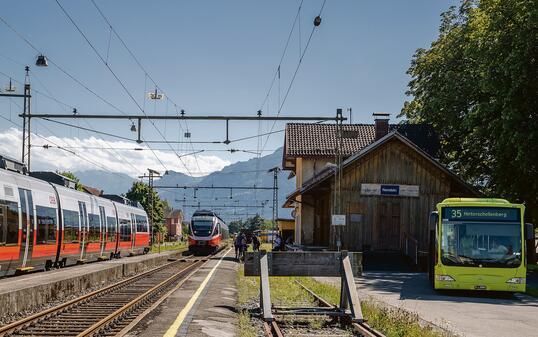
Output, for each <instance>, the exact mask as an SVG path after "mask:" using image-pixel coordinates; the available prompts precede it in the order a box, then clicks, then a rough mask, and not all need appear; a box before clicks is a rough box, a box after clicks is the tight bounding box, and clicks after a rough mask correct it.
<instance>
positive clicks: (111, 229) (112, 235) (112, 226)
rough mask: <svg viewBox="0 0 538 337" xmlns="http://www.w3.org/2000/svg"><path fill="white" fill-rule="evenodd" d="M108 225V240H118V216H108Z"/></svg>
mask: <svg viewBox="0 0 538 337" xmlns="http://www.w3.org/2000/svg"><path fill="white" fill-rule="evenodd" d="M106 226H107V241H108V242H116V218H115V217H113V216H108V217H107V218H106Z"/></svg>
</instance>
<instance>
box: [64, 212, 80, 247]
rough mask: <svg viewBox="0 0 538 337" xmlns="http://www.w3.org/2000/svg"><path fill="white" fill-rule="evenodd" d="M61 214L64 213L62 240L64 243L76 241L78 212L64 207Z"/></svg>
mask: <svg viewBox="0 0 538 337" xmlns="http://www.w3.org/2000/svg"><path fill="white" fill-rule="evenodd" d="M63 214H64V242H65V243H75V242H78V234H79V228H78V227H79V222H78V221H79V218H78V212H75V211H69V210H66V209H64V210H63Z"/></svg>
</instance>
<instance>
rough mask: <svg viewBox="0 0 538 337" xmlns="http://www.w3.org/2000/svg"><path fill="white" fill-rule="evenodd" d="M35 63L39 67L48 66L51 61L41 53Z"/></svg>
mask: <svg viewBox="0 0 538 337" xmlns="http://www.w3.org/2000/svg"><path fill="white" fill-rule="evenodd" d="M35 65H36V66H38V67H48V66H49V62H48V61H47V58H46V57H45V55H43V54H41V55H39V56H38V57H37V60H36V61H35Z"/></svg>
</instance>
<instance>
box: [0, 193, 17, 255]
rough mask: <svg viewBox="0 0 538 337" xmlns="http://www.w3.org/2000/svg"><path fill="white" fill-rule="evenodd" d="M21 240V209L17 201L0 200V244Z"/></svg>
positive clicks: (14, 242)
mask: <svg viewBox="0 0 538 337" xmlns="http://www.w3.org/2000/svg"><path fill="white" fill-rule="evenodd" d="M18 241H19V209H18V205H17V203H16V202H12V201H5V200H0V245H4V244H6V245H9V244H16V243H18Z"/></svg>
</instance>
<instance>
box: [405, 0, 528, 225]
mask: <svg viewBox="0 0 538 337" xmlns="http://www.w3.org/2000/svg"><path fill="white" fill-rule="evenodd" d="M408 74H409V75H411V77H412V79H411V81H410V83H409V90H408V92H407V94H408V95H410V96H412V100H410V101H408V102H406V103H405V104H404V107H403V109H402V112H401V116H405V117H407V118H408V119H409V120H410V121H411V122H427V123H430V124H431V125H432V126H433V127H434V128H435V129H436V131H437V133H438V134H439V137H440V141H441V147H442V153H441V160H442V161H443V162H444V163H445V164H447V165H449V166H450V167H451V168H452V169H454V170H455V171H456V172H458V173H459V174H460V175H462V176H463V177H464V178H466V179H467V180H468V181H470V182H471V183H473V184H474V185H476V186H478V187H480V188H481V189H482V190H483V191H484V192H485V193H486V194H487V195H490V196H496V197H506V198H508V199H510V200H512V201H518V202H524V203H525V204H526V205H527V209H528V211H529V212H528V213H527V214H528V215H529V216H530V217H531V218H532V220H533V221H534V222H535V223H536V222H538V111H537V110H538V1H537V0H467V1H465V0H464V1H462V2H461V4H460V6H459V7H458V8H455V7H453V8H451V9H450V10H449V11H447V12H446V13H443V14H442V20H441V25H440V29H439V37H438V38H437V40H435V41H434V42H433V43H432V44H431V46H430V48H429V49H418V50H417V51H416V53H415V55H414V57H413V59H412V62H411V67H410V68H409V70H408Z"/></svg>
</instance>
